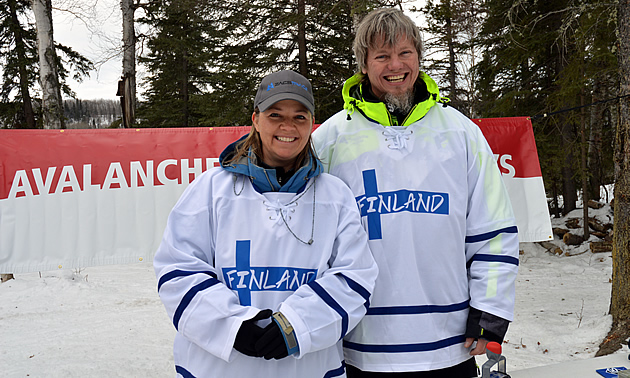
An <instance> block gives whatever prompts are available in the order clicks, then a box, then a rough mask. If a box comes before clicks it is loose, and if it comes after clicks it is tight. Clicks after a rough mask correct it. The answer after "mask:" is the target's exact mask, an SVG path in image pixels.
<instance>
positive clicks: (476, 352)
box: [464, 337, 488, 356]
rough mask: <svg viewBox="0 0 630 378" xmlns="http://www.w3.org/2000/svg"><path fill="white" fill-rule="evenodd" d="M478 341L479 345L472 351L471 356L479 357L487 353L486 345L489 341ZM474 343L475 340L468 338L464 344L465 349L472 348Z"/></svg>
mask: <svg viewBox="0 0 630 378" xmlns="http://www.w3.org/2000/svg"><path fill="white" fill-rule="evenodd" d="M476 341H477V345H475V348H474V349H473V350H471V351H470V355H471V356H479V355H482V354H484V353H486V345H487V344H488V340H485V339H477V340H476ZM474 342H475V339H473V338H472V337H467V338H466V342H465V343H464V348H470V347H472V345H473V343H474Z"/></svg>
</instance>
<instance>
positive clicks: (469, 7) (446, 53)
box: [422, 0, 483, 117]
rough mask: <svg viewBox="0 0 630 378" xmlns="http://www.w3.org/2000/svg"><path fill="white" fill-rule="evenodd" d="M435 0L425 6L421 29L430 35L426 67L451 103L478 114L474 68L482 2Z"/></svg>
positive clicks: (426, 44) (426, 45) (472, 115)
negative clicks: (424, 23) (424, 18)
mask: <svg viewBox="0 0 630 378" xmlns="http://www.w3.org/2000/svg"><path fill="white" fill-rule="evenodd" d="M436 1H437V2H436ZM436 1H434V0H429V1H427V3H426V5H425V7H424V8H423V9H422V12H423V13H424V14H425V16H426V25H425V26H424V27H423V28H422V30H423V31H424V32H425V35H428V36H430V37H429V38H428V39H427V40H426V42H425V50H426V52H427V55H426V56H425V58H424V64H423V68H424V69H425V70H426V72H427V73H428V74H429V75H430V76H432V77H433V78H434V79H435V80H436V81H437V83H438V86H439V87H440V91H441V92H442V93H444V94H445V95H446V96H447V97H449V99H450V100H451V102H450V104H451V106H453V107H455V108H457V109H458V110H460V111H461V112H463V113H464V114H466V115H468V116H470V117H476V116H477V115H478V114H477V113H478V112H477V110H476V106H477V102H478V101H477V97H478V96H477V90H476V88H475V85H476V80H475V77H474V75H475V73H476V72H475V71H474V70H472V67H473V66H474V65H475V61H476V59H477V56H478V55H479V54H478V52H477V49H478V47H477V34H478V33H479V25H480V24H481V22H482V19H483V18H482V17H483V13H482V11H483V7H482V3H483V2H482V1H481V0H464V1H453V0H436Z"/></svg>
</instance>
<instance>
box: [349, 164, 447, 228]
mask: <svg viewBox="0 0 630 378" xmlns="http://www.w3.org/2000/svg"><path fill="white" fill-rule="evenodd" d="M363 187H364V189H365V194H364V195H362V196H358V197H356V198H355V199H356V201H357V205H358V206H359V210H360V212H361V217H366V218H367V225H368V227H367V228H368V230H367V231H368V236H369V239H370V240H377V239H382V238H383V233H382V229H381V215H384V214H392V213H399V212H402V211H407V212H412V213H424V214H439V215H448V214H449V195H448V193H439V192H426V191H417V190H407V189H401V190H396V191H391V192H379V191H378V184H377V181H376V170H374V169H369V170H365V171H363Z"/></svg>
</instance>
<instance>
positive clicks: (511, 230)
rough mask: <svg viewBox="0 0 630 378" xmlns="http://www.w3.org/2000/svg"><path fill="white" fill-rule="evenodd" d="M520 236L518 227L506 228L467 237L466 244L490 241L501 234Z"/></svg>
mask: <svg viewBox="0 0 630 378" xmlns="http://www.w3.org/2000/svg"><path fill="white" fill-rule="evenodd" d="M504 233H505V234H518V228H516V226H511V227H505V228H502V229H500V230H496V231H491V232H486V233H485V234H479V235H472V236H466V243H477V242H480V241H485V240H490V239H492V238H494V237H495V236H497V235H499V234H504Z"/></svg>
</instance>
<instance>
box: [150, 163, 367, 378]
mask: <svg viewBox="0 0 630 378" xmlns="http://www.w3.org/2000/svg"><path fill="white" fill-rule="evenodd" d="M234 178H236V180H235V179H234ZM313 201H315V204H314V202H313ZM313 204H314V206H313ZM313 227H314V228H313ZM311 232H313V241H314V242H313V243H312V244H311V245H308V244H305V243H303V242H300V241H299V240H298V239H297V238H300V239H302V240H303V241H308V240H309V238H310V236H311ZM154 266H155V271H156V275H157V277H158V281H159V283H158V290H159V294H160V298H161V299H162V301H163V303H164V305H165V307H166V310H167V313H168V315H169V316H170V318H171V319H172V320H173V324H174V326H175V328H176V329H177V331H178V332H177V335H176V337H175V345H174V359H175V364H176V370H177V372H178V374H180V375H181V376H183V377H219V378H224V377H303V378H307V377H317V378H321V377H338V376H340V377H343V376H345V365H344V360H343V351H342V346H341V340H342V338H343V337H344V336H345V334H346V333H347V332H348V331H350V330H352V329H353V328H354V327H355V326H356V324H357V323H358V322H359V320H360V319H361V318H362V317H363V316H364V314H365V312H366V308H367V306H368V299H369V297H370V294H371V292H372V290H373V286H374V281H375V278H376V275H377V272H378V268H377V267H376V263H375V262H374V259H373V258H372V255H371V254H370V252H369V249H368V247H367V235H366V233H365V231H364V230H363V228H362V225H361V222H360V217H359V214H358V211H357V207H356V202H355V201H354V197H353V195H352V193H351V192H350V190H349V189H348V188H347V187H346V185H344V184H343V182H341V181H340V180H339V179H337V178H335V177H333V176H330V175H328V174H321V175H319V176H318V177H317V178H315V179H310V180H309V182H308V183H307V185H306V189H305V190H304V191H302V192H301V193H298V194H295V193H286V192H285V193H279V192H269V193H259V192H257V191H256V190H255V189H254V187H253V186H252V184H251V182H250V180H249V179H248V178H247V176H243V175H233V174H232V173H230V172H228V171H226V170H224V169H221V168H214V169H211V170H209V171H207V172H204V173H203V174H202V175H200V176H199V177H198V178H197V179H195V181H193V183H192V184H190V185H189V186H188V188H187V189H186V191H185V192H184V194H183V195H182V197H181V198H180V200H179V201H178V203H177V204H176V205H175V207H174V208H173V210H172V212H171V214H170V216H169V219H168V223H167V226H166V230H165V233H164V238H163V240H162V243H161V245H160V247H159V249H158V251H157V253H156V255H155V259H154ZM263 309H271V310H273V311H274V312H275V311H280V312H282V313H283V314H284V315H285V316H286V318H287V319H288V320H289V322H290V323H291V325H292V326H293V328H294V330H295V334H296V336H297V340H298V344H299V353H297V354H294V355H291V356H289V357H286V358H284V359H281V360H265V359H263V358H255V357H249V356H246V355H243V354H241V353H239V352H238V351H236V350H235V349H234V348H233V345H234V340H235V337H236V334H237V332H238V330H239V328H240V326H241V324H242V322H243V321H244V320H247V319H251V318H252V317H254V316H255V315H256V314H257V313H258V312H259V311H260V310H263ZM268 323H269V320H263V321H260V322H259V323H258V324H259V325H260V326H261V327H264V326H265V325H267V324H268Z"/></svg>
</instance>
